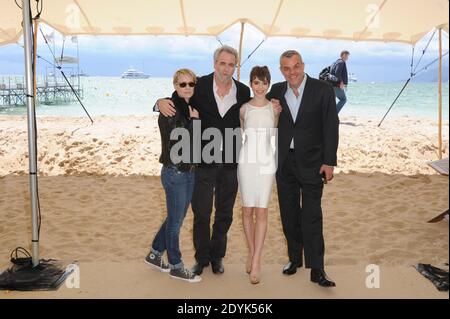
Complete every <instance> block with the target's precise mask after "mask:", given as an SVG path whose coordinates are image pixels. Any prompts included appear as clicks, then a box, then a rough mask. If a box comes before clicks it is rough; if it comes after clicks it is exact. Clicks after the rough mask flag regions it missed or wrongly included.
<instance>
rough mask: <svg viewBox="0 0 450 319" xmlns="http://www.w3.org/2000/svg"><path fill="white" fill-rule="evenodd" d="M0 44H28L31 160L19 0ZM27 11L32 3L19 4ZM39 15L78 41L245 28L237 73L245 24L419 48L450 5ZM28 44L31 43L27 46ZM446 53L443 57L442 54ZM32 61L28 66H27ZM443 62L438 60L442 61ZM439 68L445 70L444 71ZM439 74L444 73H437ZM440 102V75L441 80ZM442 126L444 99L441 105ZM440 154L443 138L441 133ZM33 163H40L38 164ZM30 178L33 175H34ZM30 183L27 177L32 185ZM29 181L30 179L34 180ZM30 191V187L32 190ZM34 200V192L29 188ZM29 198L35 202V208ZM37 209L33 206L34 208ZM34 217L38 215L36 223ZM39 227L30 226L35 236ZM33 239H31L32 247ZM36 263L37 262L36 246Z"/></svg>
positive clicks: (290, 2) (283, 0)
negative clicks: (93, 37)
mask: <svg viewBox="0 0 450 319" xmlns="http://www.w3.org/2000/svg"><path fill="white" fill-rule="evenodd" d="M1 2H2V6H1V11H0V21H1V22H0V45H1V44H7V43H14V42H17V41H18V39H19V38H20V36H21V34H22V32H23V34H24V40H25V41H24V42H25V51H24V52H25V61H26V63H25V67H26V78H27V81H26V83H27V94H28V95H27V96H29V97H28V98H27V106H28V110H29V112H28V116H29V119H28V123H29V150H30V172H32V173H34V175H35V173H36V167H33V166H31V160H32V159H33V157H32V156H31V155H33V154H35V149H36V145H35V136H34V130H33V128H34V126H33V120H34V119H33V112H31V110H32V108H33V101H32V98H31V97H32V90H31V88H32V80H31V79H30V77H31V75H32V72H31V62H30V61H31V36H30V34H31V29H30V28H31V24H30V23H24V24H23V28H22V21H23V19H24V18H23V17H24V16H22V13H21V11H20V10H19V8H17V5H16V3H15V1H14V0H1ZM19 3H22V4H23V7H25V3H27V7H28V6H29V5H30V2H29V0H23V1H19ZM33 4H36V8H34V7H33V8H32V15H33V16H34V15H35V14H36V13H37V12H38V11H39V12H40V17H39V18H40V21H41V22H44V23H45V24H47V25H49V26H51V27H52V28H54V29H56V30H57V31H59V32H61V33H62V34H63V35H64V36H75V35H186V36H189V35H205V36H213V37H217V36H218V35H219V34H221V33H222V32H223V31H224V30H226V29H227V28H229V27H230V26H232V25H234V24H236V23H240V24H241V38H240V44H239V54H240V57H239V61H238V62H239V63H238V76H239V67H240V61H241V55H242V45H243V31H244V26H245V24H251V25H253V26H254V27H256V28H257V29H258V30H260V31H261V32H262V33H263V34H264V35H265V36H266V37H276V36H292V37H298V38H323V39H338V40H351V41H381V42H397V43H405V44H409V45H414V44H415V43H417V42H418V41H419V40H421V39H422V38H423V36H424V35H426V34H427V33H428V32H429V31H430V30H432V29H434V28H435V29H438V30H439V35H440V41H441V42H442V40H441V39H442V37H441V34H442V31H445V32H447V33H448V28H449V22H448V9H449V2H448V0H414V1H411V0H340V1H337V0H322V1H310V0H264V1H261V0H246V1H242V0H227V1H218V0H165V1H160V0H128V1H110V0H46V1H45V2H42V1H36V2H35V1H33ZM27 42H28V44H27ZM441 54H442V51H441ZM29 60H30V61H29ZM441 60H442V57H441V58H440V61H441ZM440 66H441V64H440ZM440 69H441V67H440ZM439 79H440V82H439V94H440V96H441V75H440V76H439ZM439 104H440V105H439V110H440V113H439V121H440V123H439V127H440V130H441V126H442V125H441V121H442V113H441V112H442V111H441V110H442V99H441V97H440V99H439ZM439 137H440V140H439V149H440V150H441V149H442V147H441V143H442V141H441V131H440V134H439ZM34 160H35V158H34ZM30 176H31V177H32V175H30ZM31 177H30V178H31ZM30 181H31V182H32V180H31V179H30ZM31 185H33V183H31ZM31 190H32V194H33V186H31ZM33 198H34V197H32V199H31V200H32V203H33V201H35V199H33ZM32 209H35V205H32ZM34 215H35V214H33V216H34ZM34 231H35V227H33V233H34ZM34 239H35V237H34V236H33V240H34ZM33 245H34V249H33V252H34V254H33V258H34V262H35V263H36V262H38V259H37V257H35V256H37V253H38V250H37V243H35V242H34V241H33Z"/></svg>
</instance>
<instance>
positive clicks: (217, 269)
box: [211, 260, 225, 274]
mask: <svg viewBox="0 0 450 319" xmlns="http://www.w3.org/2000/svg"><path fill="white" fill-rule="evenodd" d="M211 268H212V271H213V273H215V274H223V273H224V271H225V268H224V267H223V264H222V261H221V260H213V261H211Z"/></svg>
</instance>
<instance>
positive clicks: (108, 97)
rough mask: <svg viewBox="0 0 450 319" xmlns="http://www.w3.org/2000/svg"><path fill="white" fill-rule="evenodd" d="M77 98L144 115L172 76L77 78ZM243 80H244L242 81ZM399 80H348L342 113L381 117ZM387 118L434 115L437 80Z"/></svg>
mask: <svg viewBox="0 0 450 319" xmlns="http://www.w3.org/2000/svg"><path fill="white" fill-rule="evenodd" d="M80 81H81V87H82V89H83V99H82V102H83V104H84V106H85V108H86V110H87V111H88V112H89V114H90V115H91V116H102V115H105V116H129V115H135V116H145V115H152V114H155V113H154V112H153V110H152V109H153V105H154V104H155V101H156V100H157V99H158V98H161V97H168V96H170V95H171V94H172V91H173V85H172V79H171V78H148V79H122V78H120V77H97V76H88V77H81V79H80ZM242 82H244V83H248V80H245V79H244V80H242ZM403 85H404V83H400V82H396V83H360V82H356V83H349V85H348V88H347V92H346V93H347V100H348V101H347V104H346V105H345V106H344V108H343V110H342V111H341V113H340V114H339V115H340V116H341V117H364V118H367V117H370V118H375V119H380V120H381V118H382V117H383V116H384V115H385V113H386V112H387V111H388V109H389V107H390V106H391V104H392V102H393V101H394V100H395V98H396V97H397V95H398V93H399V92H400V90H401V89H402V87H403ZM442 93H443V98H442V105H443V118H444V119H448V113H449V84H448V82H446V83H443V85H442ZM26 114H27V110H26V107H25V106H13V107H4V106H0V115H26ZM36 114H37V116H71V117H82V116H85V112H84V110H83V108H82V107H81V106H80V104H79V103H78V102H71V103H65V104H54V105H43V104H41V105H38V106H37V108H36ZM388 117H411V118H429V119H436V120H437V118H438V84H437V83H414V82H412V83H410V84H409V85H408V86H407V87H406V88H405V90H404V91H403V93H402V94H401V95H400V97H399V98H398V100H397V102H396V103H395V104H394V106H393V107H392V109H391V111H390V112H389V114H388Z"/></svg>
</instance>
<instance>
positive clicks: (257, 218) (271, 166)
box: [238, 66, 281, 284]
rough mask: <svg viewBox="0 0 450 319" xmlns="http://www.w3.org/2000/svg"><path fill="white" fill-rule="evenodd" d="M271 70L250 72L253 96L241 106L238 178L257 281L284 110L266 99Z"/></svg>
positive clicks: (252, 274) (252, 278) (256, 280)
mask: <svg viewBox="0 0 450 319" xmlns="http://www.w3.org/2000/svg"><path fill="white" fill-rule="evenodd" d="M269 85H270V72H269V69H268V68H267V67H266V66H263V67H259V66H256V67H254V68H253V69H252V71H251V72H250V86H251V89H252V91H253V98H252V99H251V100H250V101H249V102H248V103H245V104H244V105H242V107H241V109H240V121H241V129H242V131H243V137H244V142H243V145H242V148H241V150H240V153H239V162H238V163H239V164H238V182H239V189H240V194H241V201H242V206H243V207H242V223H243V226H244V232H245V237H246V239H247V244H248V249H249V254H248V259H247V262H246V271H247V273H248V274H249V275H250V282H251V283H253V284H257V283H259V281H260V274H261V255H262V248H263V245H264V239H265V237H266V231H267V215H268V205H269V202H270V196H271V193H272V184H273V181H274V179H275V172H276V155H275V149H274V145H273V144H274V143H273V141H274V139H276V134H275V133H276V127H277V124H278V118H279V115H280V112H281V109H280V110H279V111H275V110H274V108H273V106H272V103H271V102H270V101H269V100H267V99H266V94H267V91H268V89H269Z"/></svg>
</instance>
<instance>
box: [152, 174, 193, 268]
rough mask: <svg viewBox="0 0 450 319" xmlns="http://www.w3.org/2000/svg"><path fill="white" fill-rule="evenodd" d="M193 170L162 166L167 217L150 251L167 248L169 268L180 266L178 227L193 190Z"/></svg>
mask: <svg viewBox="0 0 450 319" xmlns="http://www.w3.org/2000/svg"><path fill="white" fill-rule="evenodd" d="M194 180H195V173H194V172H184V171H179V170H177V169H175V168H172V167H167V166H163V168H162V170H161V182H162V185H163V187H164V190H165V192H166V206H167V217H166V219H165V221H164V223H163V224H162V225H161V228H160V229H159V231H158V233H157V234H156V236H155V239H153V243H152V252H153V253H155V254H159V255H162V254H163V253H164V251H166V250H167V256H168V258H169V264H170V267H171V268H182V267H184V266H183V262H182V261H181V252H180V229H181V225H182V224H183V220H184V217H185V216H186V212H187V210H188V207H189V204H190V202H191V199H192V193H193V191H194Z"/></svg>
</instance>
